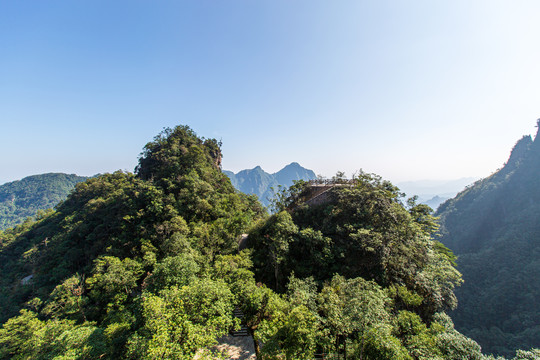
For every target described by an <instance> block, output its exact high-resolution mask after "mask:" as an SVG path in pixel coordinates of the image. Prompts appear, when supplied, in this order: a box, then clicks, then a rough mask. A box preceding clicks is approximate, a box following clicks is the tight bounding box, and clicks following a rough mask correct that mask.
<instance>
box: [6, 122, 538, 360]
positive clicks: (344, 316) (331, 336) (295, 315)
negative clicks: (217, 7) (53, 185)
mask: <svg viewBox="0 0 540 360" xmlns="http://www.w3.org/2000/svg"><path fill="white" fill-rule="evenodd" d="M220 163H221V151H220V144H219V143H218V142H216V141H215V140H208V139H201V138H199V137H197V136H196V134H195V133H194V132H193V131H192V130H191V129H189V128H188V127H185V126H178V127H176V128H174V129H167V130H165V131H164V132H163V133H161V134H160V135H158V136H157V137H156V138H155V139H154V141H152V142H150V143H148V144H147V145H146V146H145V148H144V150H143V153H142V154H141V157H140V159H139V165H138V167H137V169H136V173H135V174H131V173H124V172H116V173H114V174H106V175H102V176H99V177H96V178H93V179H89V180H88V181H86V182H84V183H80V184H78V185H77V186H76V188H75V191H74V192H73V193H72V194H71V195H70V196H69V197H68V198H67V199H66V200H65V201H64V202H62V203H61V204H60V205H58V206H57V207H56V209H55V210H54V211H52V210H51V211H49V212H43V213H40V214H39V216H38V217H37V219H36V220H35V221H31V220H27V221H26V222H24V223H23V224H21V225H19V226H17V227H15V228H11V229H8V230H6V231H4V232H1V233H0V271H1V272H2V277H1V278H0V316H1V319H0V321H1V322H2V323H3V325H2V327H1V328H0V359H96V358H103V359H113V358H128V359H157V358H160V359H193V358H197V359H210V358H216V356H218V357H219V354H217V353H216V352H217V350H216V349H214V348H212V345H214V344H215V343H216V339H218V338H219V337H221V336H223V335H225V334H227V333H228V332H229V331H230V330H231V329H235V328H238V327H239V326H240V324H239V322H240V321H239V319H238V318H235V317H234V316H233V310H234V309H235V308H239V309H241V310H242V312H243V314H244V317H243V320H242V321H243V324H244V326H246V327H247V329H248V331H249V333H250V334H251V335H252V339H253V345H254V347H255V350H256V353H257V357H258V358H259V359H289V360H293V359H294V360H296V359H313V358H314V356H315V354H316V353H325V354H326V358H329V359H331V358H334V359H337V358H349V359H486V357H484V356H483V355H482V354H481V352H480V347H479V345H478V344H477V343H476V342H474V341H472V340H470V339H468V338H466V337H465V336H464V335H462V334H460V333H459V332H457V331H456V330H455V329H454V327H453V324H452V321H451V320H450V318H449V317H448V316H447V315H445V313H444V311H445V310H446V309H451V308H453V307H454V306H455V305H456V303H455V298H454V296H453V288H454V286H455V285H457V284H459V283H460V275H459V273H458V272H457V271H456V270H455V268H454V267H453V261H454V256H453V255H452V253H451V252H450V251H449V250H448V249H447V248H445V247H444V246H443V245H442V244H440V243H437V242H434V241H433V240H432V239H431V234H432V233H433V232H434V231H435V230H436V228H437V226H436V223H435V222H434V219H433V217H432V216H431V215H430V210H429V208H427V207H426V206H425V205H416V204H415V203H414V201H410V202H409V204H408V205H407V206H408V207H405V206H403V205H402V204H401V203H400V202H399V200H398V194H399V193H398V191H397V189H396V188H395V187H394V186H392V185H391V184H390V183H388V182H385V181H382V180H381V179H380V178H378V177H376V176H372V175H367V174H361V175H360V176H358V177H357V178H356V179H355V181H354V182H353V183H349V182H346V181H345V182H340V183H339V185H340V186H335V187H333V188H332V189H331V190H330V192H329V193H328V195H329V196H327V201H325V202H321V203H318V204H312V205H309V203H308V201H306V200H309V199H307V198H306V193H305V191H307V190H308V189H307V188H306V184H305V183H302V182H299V183H297V184H296V185H294V186H293V187H292V188H291V189H290V190H287V191H284V192H283V193H281V196H278V197H277V200H276V201H275V202H274V205H275V208H276V209H281V210H282V211H279V212H277V213H275V214H274V215H272V216H269V215H268V214H266V213H265V212H264V211H263V208H262V206H261V205H260V203H259V202H258V201H257V199H256V198H255V196H247V195H244V194H241V193H239V192H237V191H236V190H235V189H234V188H233V186H232V184H231V182H230V181H229V179H228V178H227V177H226V175H224V174H223V173H222V172H221V169H220ZM245 232H249V234H250V235H249V238H248V241H247V245H248V247H249V249H244V250H242V251H238V243H237V241H238V239H239V238H240V236H241V234H243V233H245ZM535 354H537V352H536V350H531V351H530V352H520V353H519V354H518V357H516V359H518V358H520V359H533V358H534V356H536V355H535Z"/></svg>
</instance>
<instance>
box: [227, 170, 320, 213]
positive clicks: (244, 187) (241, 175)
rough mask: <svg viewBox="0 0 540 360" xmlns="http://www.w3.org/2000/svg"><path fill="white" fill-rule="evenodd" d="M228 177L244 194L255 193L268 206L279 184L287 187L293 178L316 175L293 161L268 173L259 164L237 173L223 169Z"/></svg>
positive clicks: (308, 178)
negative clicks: (276, 170)
mask: <svg viewBox="0 0 540 360" xmlns="http://www.w3.org/2000/svg"><path fill="white" fill-rule="evenodd" d="M223 172H224V173H225V174H226V175H227V176H228V177H229V178H230V179H231V183H232V184H233V186H234V187H235V188H236V189H238V190H240V191H242V192H243V193H246V194H255V195H257V197H258V198H259V200H260V201H261V203H262V204H263V205H264V206H268V204H269V202H268V199H269V198H272V196H273V195H274V192H273V191H272V188H274V189H277V187H278V186H279V185H281V186H285V187H289V186H291V185H292V184H293V180H306V181H307V180H313V179H316V178H317V176H316V175H315V173H314V172H313V171H312V170H309V169H306V168H304V167H302V166H300V164H298V163H296V162H293V163H290V164H289V165H287V166H285V167H284V168H283V169H281V170H280V171H278V172H276V173H274V174H269V173H267V172H265V171H264V170H263V169H262V168H261V167H260V166H257V167H255V168H253V169H250V170H242V171H240V172H238V173H236V174H235V173H233V172H232V171H227V170H224V171H223Z"/></svg>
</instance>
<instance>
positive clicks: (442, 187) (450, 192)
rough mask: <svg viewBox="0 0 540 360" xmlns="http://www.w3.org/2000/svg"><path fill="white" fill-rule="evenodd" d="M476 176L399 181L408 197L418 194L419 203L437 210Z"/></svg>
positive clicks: (399, 185)
mask: <svg viewBox="0 0 540 360" xmlns="http://www.w3.org/2000/svg"><path fill="white" fill-rule="evenodd" d="M476 180H477V179H476V178H472V177H467V178H461V179H456V180H418V181H404V182H400V183H397V186H398V187H399V189H400V190H401V191H403V192H404V193H406V194H407V197H410V196H414V195H417V196H418V203H421V204H426V205H428V206H429V207H431V208H432V209H433V210H437V208H438V207H439V205H440V204H442V203H443V202H445V201H446V200H448V199H450V198H453V197H454V196H456V195H457V193H458V192H460V191H462V190H463V189H465V186H467V185H470V184H472V183H473V182H474V181H476Z"/></svg>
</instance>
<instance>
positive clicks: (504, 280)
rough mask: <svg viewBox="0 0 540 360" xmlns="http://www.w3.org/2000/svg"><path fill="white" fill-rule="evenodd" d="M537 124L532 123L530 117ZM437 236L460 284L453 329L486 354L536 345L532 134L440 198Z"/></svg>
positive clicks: (539, 151) (538, 302) (537, 168)
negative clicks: (500, 161)
mask: <svg viewBox="0 0 540 360" xmlns="http://www.w3.org/2000/svg"><path fill="white" fill-rule="evenodd" d="M538 124H539V125H540V120H539V121H538ZM436 215H437V216H440V218H441V223H442V228H441V235H442V237H441V241H442V242H443V243H444V244H445V245H446V246H448V247H449V248H450V249H451V250H453V251H454V252H455V254H456V255H458V261H457V264H458V269H459V270H460V271H461V272H462V273H463V279H464V281H465V283H464V285H463V286H462V287H461V288H460V289H458V290H457V291H456V295H457V297H458V300H459V306H458V308H457V310H456V311H455V312H454V313H453V314H452V317H453V319H454V321H455V324H456V328H457V329H458V330H460V331H462V332H463V333H464V334H466V335H468V336H471V337H472V338H474V339H475V340H477V341H478V342H479V343H480V344H481V345H482V347H483V348H484V349H485V350H486V351H488V352H491V353H497V354H503V355H509V354H511V353H512V352H513V351H514V350H515V349H517V348H530V347H533V346H535V347H538V346H540V281H539V280H538V279H540V261H539V259H540V137H539V136H538V134H537V135H536V137H535V139H534V141H533V139H532V138H531V136H524V137H523V138H522V139H521V140H519V141H518V142H517V143H516V145H515V146H514V148H513V150H512V152H511V155H510V157H509V159H508V161H507V163H506V164H505V166H504V167H503V168H502V169H501V170H499V171H498V172H496V173H495V174H493V175H491V176H490V177H488V178H485V179H482V180H478V181H477V182H475V183H474V184H473V185H472V186H470V187H468V188H467V189H465V190H464V191H462V192H460V193H459V194H458V195H457V196H456V197H455V198H453V199H451V200H448V201H447V202H445V203H443V204H442V205H441V206H440V207H439V209H438V211H437V213H436Z"/></svg>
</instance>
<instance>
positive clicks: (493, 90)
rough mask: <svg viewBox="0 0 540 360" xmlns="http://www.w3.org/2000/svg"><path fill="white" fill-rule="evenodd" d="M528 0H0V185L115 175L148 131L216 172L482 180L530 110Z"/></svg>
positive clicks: (531, 11) (532, 5) (539, 64)
mask: <svg viewBox="0 0 540 360" xmlns="http://www.w3.org/2000/svg"><path fill="white" fill-rule="evenodd" d="M539 14H540V2H538V1H521V0H513V1H497V0H486V1H482V0H475V1H470V0H452V1H432V0H426V1H415V0H407V1H405V0H403V1H402V0H395V1H387V0H382V1H374V0H373V1H362V0H355V1H347V0H340V1H320V0H295V1H291V0H261V1H253V0H227V1H222V0H220V1H217V0H216V1H210V0H193V1H177V0H174V1H166V0H160V1H148V0H145V1H137V0H130V1H114V2H111V1H102V0H80V1H67V0H66V1H59V0H56V1H55V0H51V1H37V0H35V1H30V0H29V1H15V0H6V1H2V2H0V154H1V155H0V183H4V182H6V181H13V180H17V179H21V178H23V177H25V176H28V175H33V174H40V173H46V172H65V173H75V174H78V175H93V174H96V173H105V172H112V171H115V170H119V169H120V170H125V171H133V169H134V167H135V166H136V164H137V159H138V156H139V154H140V152H141V150H142V148H143V146H144V145H145V144H146V143H147V142H149V141H151V140H152V139H153V137H154V136H156V135H157V134H158V133H159V132H160V131H162V129H163V128H166V127H174V126H176V125H180V124H182V125H188V126H190V127H191V128H192V129H193V130H194V131H195V132H196V133H197V134H198V135H199V136H202V137H205V138H216V139H218V140H221V141H222V142H223V147H222V150H223V168H224V169H227V170H232V171H235V172H237V171H239V170H242V169H247V168H253V167H255V166H257V165H260V166H261V167H262V168H263V169H264V170H266V171H267V172H270V173H273V172H276V171H278V170H279V169H281V168H282V167H284V166H285V165H287V164H289V163H291V162H298V163H300V164H301V165H302V166H304V167H307V168H309V169H312V170H314V171H315V172H316V173H317V174H321V175H323V176H328V177H330V176H332V175H333V174H335V173H336V172H337V171H345V172H346V173H347V174H348V175H351V174H352V173H354V172H355V171H358V170H360V169H363V170H364V171H366V172H371V173H377V174H379V175H381V176H383V178H385V179H390V180H392V181H394V182H399V181H407V180H409V181H410V180H419V179H434V180H437V179H438V180H443V179H458V178H462V177H475V178H479V177H486V176H489V175H490V174H492V173H493V172H494V171H496V170H497V169H498V168H500V167H502V166H503V164H504V162H505V161H506V160H507V159H508V156H509V153H510V151H511V149H512V147H513V146H514V144H515V143H516V142H517V141H518V140H519V139H520V138H521V137H522V136H523V135H528V134H532V135H533V136H534V135H535V134H536V130H537V129H536V128H535V125H536V119H537V118H539V117H540V47H539V46H538V44H539V43H540V22H539V21H538V15H539Z"/></svg>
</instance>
